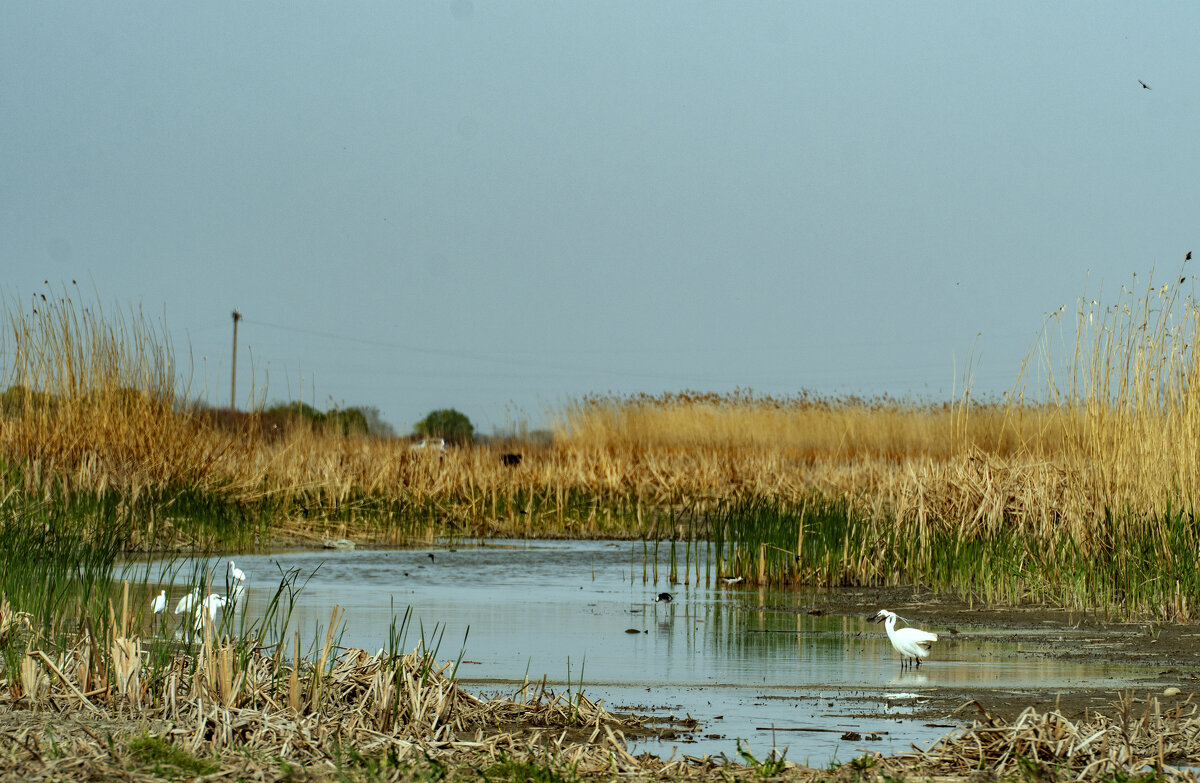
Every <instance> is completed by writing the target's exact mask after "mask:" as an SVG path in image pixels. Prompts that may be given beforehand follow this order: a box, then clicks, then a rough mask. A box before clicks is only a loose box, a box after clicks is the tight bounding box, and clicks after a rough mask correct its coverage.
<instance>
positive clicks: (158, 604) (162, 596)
mask: <svg viewBox="0 0 1200 783" xmlns="http://www.w3.org/2000/svg"><path fill="white" fill-rule="evenodd" d="M150 608H151V609H153V610H154V614H158V613H159V612H161V611H163V610H164V609H166V608H167V591H166V590H161V591H159V593H158V595H156V596H154V600H153V601H151V602H150Z"/></svg>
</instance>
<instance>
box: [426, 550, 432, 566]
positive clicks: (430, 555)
mask: <svg viewBox="0 0 1200 783" xmlns="http://www.w3.org/2000/svg"><path fill="white" fill-rule="evenodd" d="M426 554H428V555H429V562H431V563H432V562H433V552H427V553H426Z"/></svg>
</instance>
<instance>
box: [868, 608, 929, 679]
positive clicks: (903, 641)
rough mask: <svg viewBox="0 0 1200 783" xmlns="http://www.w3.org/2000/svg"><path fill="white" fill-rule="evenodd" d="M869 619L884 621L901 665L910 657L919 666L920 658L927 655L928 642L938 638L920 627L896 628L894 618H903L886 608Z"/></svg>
mask: <svg viewBox="0 0 1200 783" xmlns="http://www.w3.org/2000/svg"><path fill="white" fill-rule="evenodd" d="M870 619H872V620H874V621H875V622H877V623H878V622H885V621H886V627H887V635H888V639H890V640H891V642H892V646H893V647H895V648H896V652H898V653H900V665H901V666H904V665H905V664H907V663H908V661H909V659H912V663H913V665H915V666H920V665H921V659H922V658H927V657H929V645H930V643H931V642H936V641H937V640H938V638H937V634H936V633H930V632H929V631H922V630H921V629H920V628H900V629H897V628H896V620H898V619H899V620H904V618H903V617H900V616H899V615H897V614H896V613H895V612H892V611H888V610H887V609H880V610H879V611H878V612H877V613H876V614H875V616H874V617H872V618H870ZM904 622H908V620H904Z"/></svg>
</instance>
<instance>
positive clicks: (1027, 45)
mask: <svg viewBox="0 0 1200 783" xmlns="http://www.w3.org/2000/svg"><path fill="white" fill-rule="evenodd" d="M1197 30H1200V5H1197V4H1195V3H1185V2H1179V3H1159V4H1154V5H1152V6H1147V5H1145V4H1142V3H1132V2H1129V3H1112V2H1093V3H1087V4H1077V3H1043V2H1031V3H1018V2H1013V3H994V2H987V3H983V2H958V1H955V2H917V3H856V2H846V1H845V0H837V2H800V1H799V0H786V1H783V0H781V1H779V2H755V1H754V0H748V1H746V2H733V1H732V0H730V1H728V2H704V1H703V0H689V1H688V2H654V1H649V2H648V1H647V0H603V1H602V2H586V1H585V0H572V1H571V2H528V1H526V0H510V1H506V2H485V1H484V0H448V1H446V2H415V1H410V0H387V2H353V1H352V0H345V1H339V2H336V3H331V2H299V1H298V2H255V3H244V2H222V1H220V0H214V1H213V2H204V3H163V2H158V1H157V0H155V1H148V2H123V1H122V0H112V1H109V2H104V3H88V2H82V1H78V2H53V1H52V0H45V1H43V0H39V2H36V3H27V2H16V0H0V270H2V272H3V274H2V276H0V285H2V287H3V294H4V298H5V302H6V306H8V307H13V306H21V305H22V304H24V303H27V302H28V299H29V297H31V296H33V295H35V294H37V293H40V292H45V291H46V286H45V285H44V283H43V281H44V280H49V281H50V284H51V287H52V288H54V289H56V290H57V289H59V288H61V286H63V285H69V284H70V281H71V280H78V281H79V284H80V286H81V287H82V288H84V289H85V291H86V292H87V293H88V294H89V295H94V296H96V297H99V299H100V300H101V301H102V302H104V303H107V304H109V305H112V304H120V305H122V306H134V307H141V308H142V309H143V310H144V311H145V312H146V313H148V314H150V315H151V316H153V317H155V318H159V319H161V320H162V322H163V324H164V327H165V329H166V330H167V332H168V334H169V335H170V336H171V340H172V344H173V347H174V351H175V353H176V356H177V359H179V360H180V365H181V372H182V374H183V375H184V376H185V377H184V378H183V382H184V383H185V384H186V387H187V390H188V393H189V394H190V395H191V396H194V397H197V398H201V399H204V400H206V401H208V402H210V403H211V404H219V405H226V404H228V403H229V401H230V377H229V373H230V366H231V353H232V348H233V344H232V324H233V319H232V317H231V316H232V311H233V310H234V308H235V307H236V308H237V309H238V311H239V312H240V313H241V314H242V320H241V321H240V323H239V326H238V343H239V354H238V361H237V374H238V378H237V395H238V399H237V400H236V402H237V405H238V406H239V407H243V408H244V407H247V406H249V405H252V404H254V403H255V401H256V400H258V401H266V402H270V401H286V400H295V399H302V400H304V401H305V402H308V403H309V404H313V405H315V406H317V407H318V408H321V409H325V408H328V407H330V406H333V405H337V406H342V407H345V406H353V405H369V406H375V407H377V408H378V409H379V410H380V413H381V414H382V416H383V418H384V419H386V420H387V421H389V422H390V423H392V424H393V425H394V426H395V428H396V429H397V430H398V431H400V432H401V433H403V432H407V431H409V430H410V429H411V427H412V424H413V423H415V422H416V421H417V420H419V419H420V418H422V417H423V416H424V415H425V414H427V413H428V412H429V411H431V410H434V409H438V408H456V409H458V410H459V411H461V412H463V413H465V414H467V416H468V417H470V419H471V421H472V422H473V423H474V424H475V426H476V429H477V430H478V431H481V432H484V433H488V432H492V431H502V430H504V429H507V428H509V427H513V426H521V425H527V426H532V427H537V426H540V425H541V424H542V423H544V422H545V421H546V417H547V415H548V414H550V413H552V412H554V411H559V410H562V409H563V407H564V406H565V405H567V404H568V403H569V402H570V401H571V400H576V399H579V398H581V397H583V396H585V395H588V394H617V395H628V394H635V393H641V392H647V393H651V394H657V393H662V392H675V391H682V390H698V391H714V392H728V391H732V390H734V389H743V390H746V389H749V390H753V391H754V392H756V393H759V394H764V395H775V396H786V395H793V394H796V393H798V392H800V391H802V390H805V391H808V392H812V393H817V394H822V395H851V394H854V395H864V396H876V395H883V394H889V395H892V396H898V397H911V398H916V399H929V400H947V399H950V398H951V397H952V396H953V395H955V394H956V393H960V392H961V390H962V386H963V380H964V377H965V376H966V375H967V368H968V367H970V368H971V371H970V372H971V386H972V390H973V392H974V393H975V394H976V395H977V396H986V395H994V394H1001V393H1003V392H1004V391H1006V390H1007V389H1009V388H1010V387H1011V386H1012V385H1013V383H1014V382H1015V380H1016V378H1017V375H1018V371H1019V369H1020V367H1021V365H1022V361H1023V360H1024V359H1025V358H1026V357H1028V356H1030V354H1031V349H1032V346H1033V345H1034V343H1035V341H1036V338H1037V335H1038V333H1039V332H1040V330H1041V328H1042V326H1043V323H1044V322H1045V320H1046V314H1047V313H1049V312H1052V311H1055V310H1057V309H1058V308H1059V307H1062V306H1065V307H1066V308H1067V309H1068V310H1071V309H1073V308H1075V307H1076V306H1077V304H1076V303H1077V302H1078V300H1079V299H1080V297H1084V296H1086V297H1087V298H1093V297H1095V296H1097V295H1098V294H1099V295H1102V296H1110V297H1111V296H1112V295H1115V292H1117V291H1119V288H1120V286H1121V285H1122V284H1127V283H1129V282H1130V281H1131V276H1132V275H1133V274H1134V273H1137V274H1138V276H1139V279H1140V280H1145V279H1146V278H1147V276H1149V275H1150V274H1151V273H1152V272H1153V273H1154V274H1155V275H1156V276H1157V277H1158V278H1161V279H1168V278H1172V277H1173V276H1174V275H1176V274H1177V273H1178V272H1179V270H1180V268H1181V264H1182V262H1183V258H1184V255H1185V253H1186V252H1187V251H1189V250H1191V249H1193V242H1195V243H1196V244H1195V249H1196V250H1200V242H1197V241H1196V239H1197V238H1196V231H1197V229H1198V228H1200V224H1198V222H1197V206H1198V205H1200V146H1198V144H1197V139H1198V138H1200V89H1197V86H1198V85H1200V57H1197V56H1196V44H1195V33H1196V31H1197ZM1139 80H1141V81H1143V82H1145V84H1146V85H1148V86H1149V89H1146V88H1143V87H1142V86H1141V84H1139ZM1189 285H1190V282H1189Z"/></svg>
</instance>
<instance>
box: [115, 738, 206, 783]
mask: <svg viewBox="0 0 1200 783" xmlns="http://www.w3.org/2000/svg"><path fill="white" fill-rule="evenodd" d="M129 753H130V755H131V756H133V758H134V759H136V760H137V762H138V763H139V764H141V765H142V766H144V767H149V768H150V770H151V771H152V772H153V773H154V774H155V775H158V776H160V777H164V778H168V779H174V778H192V777H195V776H196V775H211V774H212V773H214V772H216V771H217V769H218V768H219V767H218V765H217V764H216V763H215V762H213V761H211V760H206V759H200V758H196V757H195V756H193V755H192V754H190V753H188V752H187V751H185V750H182V749H180V748H179V747H177V746H175V745H172V744H171V743H169V742H167V741H166V740H165V739H163V738H162V737H155V736H151V735H150V734H144V735H142V736H141V737H136V738H134V739H132V740H130V742H129Z"/></svg>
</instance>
